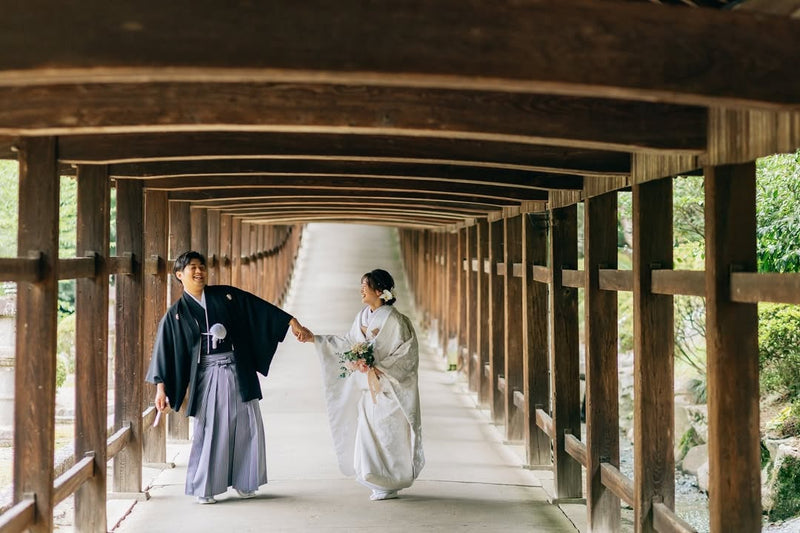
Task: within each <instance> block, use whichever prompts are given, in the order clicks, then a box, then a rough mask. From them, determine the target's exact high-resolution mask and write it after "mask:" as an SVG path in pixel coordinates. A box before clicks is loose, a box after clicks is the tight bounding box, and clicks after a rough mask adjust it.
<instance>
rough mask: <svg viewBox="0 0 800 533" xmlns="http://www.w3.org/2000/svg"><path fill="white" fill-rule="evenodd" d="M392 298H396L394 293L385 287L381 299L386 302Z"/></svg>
mask: <svg viewBox="0 0 800 533" xmlns="http://www.w3.org/2000/svg"><path fill="white" fill-rule="evenodd" d="M392 298H394V294H392V291H390V290H388V289H383V292H382V293H381V295H380V299H381V300H383V301H384V302H388V301H389V300H391V299H392Z"/></svg>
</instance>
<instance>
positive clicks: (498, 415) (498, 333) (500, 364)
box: [488, 220, 505, 424]
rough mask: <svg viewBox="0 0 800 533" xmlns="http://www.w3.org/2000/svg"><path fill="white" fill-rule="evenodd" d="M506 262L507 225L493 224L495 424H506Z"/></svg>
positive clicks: (491, 381) (491, 278)
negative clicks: (501, 268)
mask: <svg viewBox="0 0 800 533" xmlns="http://www.w3.org/2000/svg"><path fill="white" fill-rule="evenodd" d="M502 261H503V221H502V220H497V221H495V222H490V223H489V262H488V270H489V272H488V281H489V301H488V304H489V305H488V308H489V376H488V380H489V391H490V392H489V397H490V402H489V406H490V408H491V412H492V420H493V421H494V423H495V424H503V423H505V419H504V416H505V415H504V413H505V399H504V396H503V392H502V391H501V390H500V385H501V383H500V380H504V379H505V327H504V326H505V325H504V324H503V322H504V320H505V313H504V310H503V307H504V306H503V301H504V295H503V294H504V291H503V277H502V276H501V275H499V274H498V272H497V264H498V263H501V262H502Z"/></svg>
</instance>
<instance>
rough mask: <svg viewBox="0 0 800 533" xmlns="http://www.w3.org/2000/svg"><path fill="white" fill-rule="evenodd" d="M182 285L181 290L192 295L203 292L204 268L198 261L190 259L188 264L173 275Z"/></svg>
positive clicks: (204, 281) (204, 282) (205, 274)
mask: <svg viewBox="0 0 800 533" xmlns="http://www.w3.org/2000/svg"><path fill="white" fill-rule="evenodd" d="M175 276H176V277H177V278H178V279H179V280H181V283H183V288H184V289H185V290H187V291H189V292H190V293H192V294H196V293H199V292H202V291H203V288H205V286H206V277H207V273H206V266H205V265H204V264H203V263H202V262H200V260H199V259H192V260H191V261H189V264H188V265H186V266H185V267H183V270H179V271H178V272H176V273H175Z"/></svg>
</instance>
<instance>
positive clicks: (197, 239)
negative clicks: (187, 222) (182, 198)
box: [191, 206, 208, 258]
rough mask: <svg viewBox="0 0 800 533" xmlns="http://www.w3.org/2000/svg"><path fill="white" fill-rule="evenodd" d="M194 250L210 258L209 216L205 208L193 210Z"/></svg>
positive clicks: (194, 208)
mask: <svg viewBox="0 0 800 533" xmlns="http://www.w3.org/2000/svg"><path fill="white" fill-rule="evenodd" d="M191 217H192V221H191V226H192V229H191V235H192V250H194V251H196V252H200V253H201V254H203V255H204V256H206V258H208V216H207V215H206V208H205V207H194V206H192V208H191Z"/></svg>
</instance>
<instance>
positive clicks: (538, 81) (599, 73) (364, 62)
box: [0, 0, 800, 119]
mask: <svg viewBox="0 0 800 533" xmlns="http://www.w3.org/2000/svg"><path fill="white" fill-rule="evenodd" d="M28 7H29V8H28V9H26V10H16V11H9V12H8V13H7V14H6V16H5V17H4V19H3V21H2V25H1V26H0V48H2V49H5V50H17V51H19V53H17V54H14V55H13V56H8V57H4V58H2V61H0V72H2V76H0V78H1V79H2V80H3V84H4V85H7V86H24V85H33V84H52V85H56V84H72V83H78V84H81V83H115V82H124V83H129V84H141V83H153V82H174V81H189V82H199V83H212V82H217V83H218V82H223V81H224V82H239V81H256V82H257V81H263V82H268V83H279V84H280V83H291V84H298V83H321V82H322V83H332V84H342V85H347V86H359V85H370V86H380V87H397V86H413V87H418V88H428V89H438V88H444V89H449V88H460V89H465V90H470V89H471V90H490V91H509V92H511V91H514V92H548V93H557V94H569V95H592V96H602V97H612V98H613V97H624V98H628V99H641V100H649V101H654V100H655V101H664V102H670V103H692V104H701V105H710V104H719V103H726V104H729V105H761V106H773V107H776V106H796V105H797V104H798V95H800V73H798V69H796V68H795V67H796V65H797V64H798V63H800V55H798V54H800V31H798V28H800V22H798V21H796V20H792V19H789V18H784V17H776V16H764V15H760V16H759V15H758V14H752V13H746V12H740V11H737V12H733V11H727V10H726V11H722V10H712V9H703V10H685V9H680V8H674V7H672V8H669V7H662V6H653V5H648V4H645V3H638V2H618V3H613V4H607V3H605V2H604V3H602V4H598V3H597V2H593V1H591V0H569V1H563V2H559V3H558V4H556V5H552V4H550V3H538V2H537V3H527V2H526V3H517V2H495V3H492V4H465V3H463V2H460V1H458V0H444V1H442V2H437V3H435V4H429V3H425V2H410V3H404V4H397V3H393V2H389V1H381V2H378V3H376V4H374V5H371V6H370V9H365V8H364V6H363V4H361V3H359V2H357V1H354V0H348V1H345V2H337V3H336V4H335V5H334V4H329V3H326V2H324V1H322V0H313V1H309V2H302V3H295V2H291V1H288V0H284V1H280V2H270V3H269V4H261V3H254V4H250V5H247V6H239V8H238V9H237V10H235V11H231V10H230V9H229V8H228V7H227V6H223V5H220V4H217V3H214V2H210V1H204V2H200V3H198V2H189V1H187V0H182V1H176V2H172V3H170V5H169V6H165V5H164V4H163V3H162V2H157V1H156V0H144V1H143V2H142V3H138V4H137V5H136V9H135V10H132V9H125V8H123V7H121V6H119V5H117V4H109V3H107V2H102V1H100V0H87V2H86V3H85V4H83V6H82V7H83V9H81V10H65V11H63V12H62V13H60V14H59V17H57V18H55V19H54V18H52V17H50V16H49V13H48V11H47V9H46V7H47V4H46V2H45V1H44V0H35V1H33V2H32V3H31V4H30V5H29V6H28ZM87 13H91V17H88V16H87ZM176 20H180V21H181V24H180V26H179V27H176V25H175V21H176ZM634 21H635V23H634ZM75 28H83V29H84V30H83V31H80V32H76V31H75ZM164 35H170V36H171V40H170V46H168V47H165V46H164V41H163V38H164ZM265 35H268V36H269V39H264V36H265ZM299 41H302V42H303V43H305V46H302V47H298V46H296V43H297V42H299ZM97 43H104V46H97ZM455 43H457V45H456V44H455ZM720 43H723V44H722V45H721V44H720ZM532 50H539V51H542V50H546V51H547V53H531V51H532ZM611 58H613V60H612V59H611ZM765 58H769V61H765V60H764V59H765ZM745 74H746V75H745ZM775 80H780V83H775ZM387 118H389V119H391V116H389V117H387Z"/></svg>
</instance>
